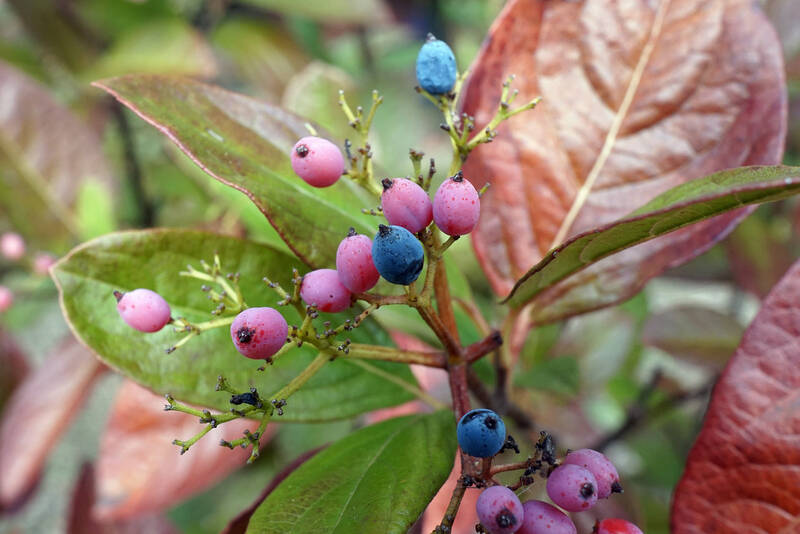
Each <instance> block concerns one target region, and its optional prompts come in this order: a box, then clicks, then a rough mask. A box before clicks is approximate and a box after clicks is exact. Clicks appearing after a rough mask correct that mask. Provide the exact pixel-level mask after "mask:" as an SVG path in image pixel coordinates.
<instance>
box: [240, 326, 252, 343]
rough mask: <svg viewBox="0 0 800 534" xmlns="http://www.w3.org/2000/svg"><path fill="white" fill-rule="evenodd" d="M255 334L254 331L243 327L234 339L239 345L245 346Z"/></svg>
mask: <svg viewBox="0 0 800 534" xmlns="http://www.w3.org/2000/svg"><path fill="white" fill-rule="evenodd" d="M255 333H256V331H255V329H253V328H247V327H246V326H243V327H241V328H240V329H239V330H237V331H236V339H238V340H239V343H244V344H247V343H250V342H251V341H253V334H255Z"/></svg>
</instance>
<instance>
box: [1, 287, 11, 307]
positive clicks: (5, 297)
mask: <svg viewBox="0 0 800 534" xmlns="http://www.w3.org/2000/svg"><path fill="white" fill-rule="evenodd" d="M12 304H14V293H12V292H11V290H10V289H8V288H7V287H6V286H0V313H3V312H4V311H7V310H8V309H9V308H11V305H12Z"/></svg>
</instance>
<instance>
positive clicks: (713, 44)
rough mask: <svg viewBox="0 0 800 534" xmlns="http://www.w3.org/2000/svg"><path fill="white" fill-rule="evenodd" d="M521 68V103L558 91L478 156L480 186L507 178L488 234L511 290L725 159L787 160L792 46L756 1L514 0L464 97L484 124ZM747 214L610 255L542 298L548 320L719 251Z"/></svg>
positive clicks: (731, 163) (474, 176)
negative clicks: (558, 248)
mask: <svg viewBox="0 0 800 534" xmlns="http://www.w3.org/2000/svg"><path fill="white" fill-rule="evenodd" d="M512 73H516V75H517V79H516V80H515V82H514V84H513V85H514V87H516V88H518V89H519V90H520V94H519V96H518V97H517V100H516V102H515V103H522V102H525V101H528V100H530V99H532V98H534V97H536V96H542V97H543V101H542V103H541V104H539V106H537V108H536V109H535V110H534V111H531V112H527V113H526V114H525V118H524V119H523V118H520V117H519V116H518V117H515V118H513V119H511V120H510V121H509V122H510V124H506V125H504V126H502V127H501V128H500V129H499V134H498V136H497V138H496V139H495V141H494V142H493V143H491V144H488V145H483V146H481V147H479V148H478V149H477V150H476V151H475V153H474V154H473V155H472V156H471V157H470V159H469V160H468V161H467V165H466V167H465V173H466V175H467V176H468V177H470V179H471V180H473V181H474V182H475V184H476V186H481V185H483V183H484V182H487V181H488V182H491V183H492V188H491V189H490V190H489V192H488V193H487V195H486V196H485V198H484V199H483V201H482V206H481V207H482V210H481V221H480V224H479V226H478V228H477V230H476V231H475V232H474V233H473V243H474V246H475V250H476V253H477V255H478V258H479V260H480V262H481V265H482V266H483V269H484V271H485V272H486V274H487V276H488V278H489V280H490V281H491V283H492V286H493V288H494V290H495V291H496V292H497V293H498V294H500V295H506V294H507V293H508V292H509V290H510V289H511V286H512V285H513V283H514V281H515V280H516V279H517V278H519V277H520V276H521V275H522V274H524V273H525V272H526V271H527V270H528V269H530V268H531V267H532V266H533V265H534V264H535V263H536V262H538V261H539V260H540V259H541V258H542V257H543V254H544V253H545V252H546V251H548V250H549V249H550V248H552V247H553V245H556V244H558V243H561V242H563V241H564V239H565V238H566V237H569V236H570V235H574V234H576V233H579V232H581V231H585V230H589V229H592V228H595V227H597V226H599V225H601V224H604V223H608V222H610V221H613V220H615V219H618V218H620V217H622V216H623V215H626V214H627V213H629V212H631V211H633V210H634V209H636V208H638V207H640V206H641V205H643V204H645V203H646V202H647V201H648V200H650V199H652V198H653V197H654V196H656V195H657V194H659V193H661V192H663V191H665V190H667V189H670V188H672V187H675V186H677V185H679V184H681V183H683V182H686V181H688V180H692V179H695V178H699V177H702V176H705V175H707V174H710V173H711V172H713V171H716V170H719V169H723V168H727V167H736V166H740V165H750V164H770V163H777V162H778V161H779V160H780V156H781V153H782V143H783V137H784V133H785V129H786V94H785V83H784V78H783V64H782V59H781V52H780V45H779V44H778V42H777V40H776V38H775V35H774V32H773V31H772V29H771V28H770V26H769V25H768V23H767V22H766V20H765V18H764V16H763V14H761V13H760V12H759V11H758V10H757V9H755V8H754V7H753V6H752V2H749V1H746V0H725V1H723V0H715V1H710V0H673V1H668V0H662V1H660V2H644V1H636V2H607V1H605V0H586V1H583V2H547V1H544V0H513V1H511V2H509V3H508V5H507V6H506V8H505V9H504V11H503V12H502V13H501V14H500V16H499V17H498V19H497V20H496V21H495V23H494V25H493V26H492V28H491V30H490V33H489V38H488V39H487V41H486V44H485V46H484V49H483V50H482V52H481V54H480V55H479V57H478V59H477V61H476V63H475V65H473V68H472V75H471V78H470V80H469V82H468V86H467V91H466V94H465V97H464V103H463V108H464V110H465V111H466V112H468V113H470V114H471V115H474V116H475V118H476V121H477V123H478V124H485V123H486V122H488V120H489V119H490V118H491V115H492V114H493V113H494V111H495V109H496V106H497V102H498V98H499V96H500V89H501V88H500V82H501V81H502V80H503V79H504V78H506V77H507V76H508V75H509V74H512ZM744 213H745V212H743V211H739V212H735V213H732V214H730V215H726V216H725V217H721V218H717V219H712V220H709V221H707V222H703V223H699V224H696V225H694V226H691V227H689V228H685V229H683V230H680V231H678V232H674V233H672V234H670V235H669V236H665V237H662V238H658V239H655V240H653V241H652V242H650V243H647V244H644V245H639V246H637V247H634V248H632V249H631V250H629V251H625V252H622V253H620V254H617V255H614V256H612V257H610V258H607V259H605V260H603V261H601V262H599V263H598V264H597V265H595V266H593V267H591V268H588V269H586V270H585V271H583V272H581V273H578V274H576V275H575V276H573V277H571V278H569V279H567V280H565V281H563V282H562V283H561V284H560V285H559V286H557V287H555V288H553V290H551V291H547V292H545V293H542V294H541V295H540V296H539V297H537V299H536V301H535V302H536V303H537V306H536V308H537V310H538V312H535V315H534V319H536V320H542V319H544V318H546V319H553V318H559V317H563V316H567V315H570V314H574V313H579V312H582V311H587V310H589V309H594V308H598V307H602V306H605V305H608V304H611V303H613V302H616V301H619V300H621V299H624V298H626V297H628V296H630V295H632V294H633V293H634V292H636V291H637V290H638V289H639V288H641V286H642V285H643V284H644V283H645V282H646V281H647V280H648V279H649V278H651V277H653V276H656V275H658V274H659V273H661V272H662V271H663V270H664V269H666V268H667V267H670V266H674V265H677V264H680V263H682V262H684V261H686V260H687V259H689V258H691V257H693V256H695V255H697V254H699V253H700V252H703V251H704V250H706V249H707V248H708V247H710V246H711V245H712V244H713V243H714V242H715V241H717V240H719V239H720V238H721V237H723V236H724V235H725V234H726V233H727V232H729V231H730V229H731V228H732V227H733V225H735V223H736V222H737V221H738V220H739V219H740V218H741V217H742V216H743V215H744ZM548 305H549V306H548ZM537 314H541V316H539V315H537Z"/></svg>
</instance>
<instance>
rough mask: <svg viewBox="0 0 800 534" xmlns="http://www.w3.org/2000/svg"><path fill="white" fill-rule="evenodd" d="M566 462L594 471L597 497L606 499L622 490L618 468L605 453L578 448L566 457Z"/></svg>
mask: <svg viewBox="0 0 800 534" xmlns="http://www.w3.org/2000/svg"><path fill="white" fill-rule="evenodd" d="M564 463H565V464H574V465H579V466H581V467H584V468H586V469H588V470H589V471H591V472H592V474H593V475H594V478H595V479H597V498H598V499H606V498H608V496H609V495H611V494H612V493H615V492H616V493H619V492H620V491H622V486H621V485H620V483H619V474H618V473H617V468H616V467H614V464H612V463H611V460H609V459H608V458H606V456H605V455H604V454H603V453H600V452H597V451H595V450H592V449H578V450H577V451H572V452H570V453H569V454H568V455H567V457H566V458H564Z"/></svg>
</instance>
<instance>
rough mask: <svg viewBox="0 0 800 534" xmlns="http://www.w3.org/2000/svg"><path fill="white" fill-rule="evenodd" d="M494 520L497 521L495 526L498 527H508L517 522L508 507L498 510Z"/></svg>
mask: <svg viewBox="0 0 800 534" xmlns="http://www.w3.org/2000/svg"><path fill="white" fill-rule="evenodd" d="M495 521H497V526H498V527H500V528H508V527H512V526H514V525H516V524H517V518H516V516H514V514H512V513H511V510H509V509H508V508H503V509H502V510H500V513H498V514H497V518H496V519H495Z"/></svg>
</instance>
